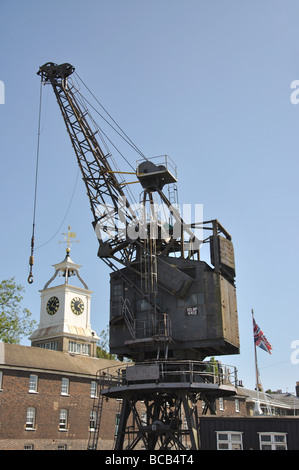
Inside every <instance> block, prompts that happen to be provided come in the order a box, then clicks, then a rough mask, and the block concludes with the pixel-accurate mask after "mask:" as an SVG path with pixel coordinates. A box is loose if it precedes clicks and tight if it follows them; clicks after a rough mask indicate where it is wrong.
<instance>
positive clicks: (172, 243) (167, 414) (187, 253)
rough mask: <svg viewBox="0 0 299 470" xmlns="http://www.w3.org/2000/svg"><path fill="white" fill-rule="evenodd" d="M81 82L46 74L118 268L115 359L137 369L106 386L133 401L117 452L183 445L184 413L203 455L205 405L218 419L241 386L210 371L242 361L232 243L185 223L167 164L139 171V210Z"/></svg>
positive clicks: (59, 71) (108, 259)
mask: <svg viewBox="0 0 299 470" xmlns="http://www.w3.org/2000/svg"><path fill="white" fill-rule="evenodd" d="M73 73H74V67H73V66H71V65H70V64H62V65H57V64H54V63H52V62H49V63H46V64H45V65H43V66H41V67H40V69H39V72H38V74H39V75H40V76H41V79H42V82H43V83H49V84H51V85H52V87H53V90H54V93H55V96H56V99H57V102H58V104H59V108H60V110H61V113H62V116H63V119H64V122H65V125H66V128H67V131H68V134H69V136H70V139H71V143H72V146H73V148H74V151H75V154H76V157H77V162H78V164H79V167H80V169H81V173H82V178H83V181H84V183H85V186H86V190H87V194H88V198H89V201H90V207H91V211H92V214H93V222H92V223H93V227H94V229H95V232H96V235H97V238H98V240H99V250H98V256H99V257H100V258H101V259H102V260H103V261H104V262H105V263H106V264H107V265H108V266H109V267H110V269H111V279H110V285H111V302H110V350H111V353H113V354H117V355H118V356H119V357H120V358H122V357H127V358H130V359H132V360H133V361H134V362H135V365H134V366H131V367H130V368H125V369H124V370H123V371H122V373H121V374H120V375H121V377H122V379H121V381H119V380H118V381H116V382H115V381H114V382H113V381H112V382H111V381H110V380H107V375H105V376H104V377H100V381H101V397H102V396H107V397H109V396H115V397H117V398H122V399H123V408H122V412H121V423H120V426H119V435H118V436H117V439H116V448H117V449H122V448H124V446H125V445H126V446H128V447H129V448H131V447H132V446H133V447H135V446H136V444H137V442H139V441H140V440H142V442H143V444H144V446H145V447H146V448H147V449H155V448H157V446H158V448H159V446H160V447H161V448H169V446H176V445H178V446H180V445H181V444H180V443H182V435H183V431H182V428H181V422H180V421H181V420H180V418H179V413H180V410H181V408H182V407H183V408H184V412H185V415H186V419H187V434H188V435H189V440H190V443H191V444H190V445H191V447H192V448H196V449H197V448H199V445H200V444H199V439H198V437H196V435H197V434H198V433H197V426H198V425H197V417H196V411H195V410H196V406H195V405H196V399H197V398H196V397H198V396H199V395H201V396H203V397H204V398H205V401H206V403H207V406H208V407H209V408H210V409H211V410H213V400H214V398H215V396H217V395H218V396H219V394H222V393H223V394H227V393H229V394H231V393H235V384H234V382H232V381H230V380H227V379H224V376H223V375H222V373H221V374H220V375H219V378H217V379H216V376H215V374H212V379H211V373H210V375H209V374H207V369H206V367H207V365H204V364H203V363H202V361H203V359H204V358H206V357H208V356H211V355H224V354H225V355H227V354H236V353H238V352H239V334H238V315H237V304H236V289H235V262H234V251H233V244H232V241H231V236H230V234H229V233H228V232H227V231H226V230H225V229H224V227H223V226H222V225H221V224H220V223H219V222H218V221H217V220H211V221H208V222H203V221H199V222H194V223H190V222H189V223H186V222H185V221H184V220H183V217H182V216H181V213H180V211H179V209H178V208H177V207H175V206H174V205H173V204H172V201H171V198H170V197H169V196H168V197H167V196H166V194H165V193H164V192H163V188H164V186H169V185H170V186H171V185H175V184H176V182H177V174H176V167H175V165H174V164H173V162H172V161H171V159H170V158H169V157H167V156H163V158H162V157H159V158H158V159H157V158H156V159H149V158H146V157H144V156H143V158H142V159H141V160H139V161H138V162H137V167H136V169H135V172H134V173H135V175H136V176H137V180H138V182H139V183H140V186H141V192H140V206H139V208H138V210H136V208H135V207H134V206H133V205H132V203H131V202H130V200H129V198H128V197H127V193H126V192H125V186H126V182H125V181H123V180H122V181H119V179H118V174H122V173H123V172H122V171H120V170H119V168H118V166H117V164H116V162H115V161H114V159H113V157H112V154H111V153H110V151H109V150H107V151H103V148H102V147H101V146H100V144H99V142H98V140H97V133H98V132H99V130H98V129H97V128H95V126H94V121H93V118H92V117H91V116H90V114H89V111H88V108H87V106H86V102H85V101H84V100H83V99H82V95H81V93H79V91H78V89H77V87H76V86H75V85H74V83H73V82H72V81H71V79H70V78H71V75H72V74H73ZM99 135H100V137H101V139H102V138H103V135H102V134H101V133H99ZM130 142H131V141H130ZM161 205H162V206H163V210H162V211H161V210H160V209H159V208H161ZM140 208H141V209H140ZM163 211H164V212H163ZM165 213H166V216H165ZM163 217H164V218H163ZM199 227H200V228H201V229H202V231H203V233H205V234H206V235H205V236H203V237H202V239H200V238H198V237H197V236H196V235H195V230H196V229H198V228H199ZM203 243H208V244H209V245H210V261H209V262H207V261H203V260H201V259H200V248H201V245H202V244H203ZM205 364H206V363H205ZM174 371H175V373H174ZM194 371H196V373H195V372H194ZM108 375H109V374H108ZM174 376H175V380H174ZM170 377H171V380H170ZM209 377H210V378H209ZM211 383H212V384H213V387H212V386H211ZM153 384H154V386H152V385H153ZM138 400H145V402H146V403H147V405H146V406H147V416H148V418H147V424H146V425H145V424H142V423H141V420H140V418H139V417H138V414H137V412H136V410H137V407H136V403H137V401H138ZM99 411H100V410H99ZM130 414H132V415H133V417H134V422H135V423H136V425H137V428H138V432H137V435H136V436H135V434H136V432H135V431H136V430H134V432H133V435H134V436H135V437H134V439H133V444H132V443H129V441H130V440H129V439H128V438H127V437H128V431H127V430H126V426H127V422H128V417H129V415H130ZM179 423H180V424H179ZM170 430H171V432H170ZM185 431H186V430H185ZM185 431H184V433H185V434H186V432H185ZM125 436H126V438H125ZM162 436H163V438H162ZM125 442H126V444H124V443H125ZM91 447H93V448H96V442H93V444H92V446H91Z"/></svg>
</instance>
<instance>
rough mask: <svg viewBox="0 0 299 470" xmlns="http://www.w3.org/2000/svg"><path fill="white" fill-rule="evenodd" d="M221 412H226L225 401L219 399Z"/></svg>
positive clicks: (221, 398)
mask: <svg viewBox="0 0 299 470" xmlns="http://www.w3.org/2000/svg"><path fill="white" fill-rule="evenodd" d="M219 411H224V399H223V397H219Z"/></svg>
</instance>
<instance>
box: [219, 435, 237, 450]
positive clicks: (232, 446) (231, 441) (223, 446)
mask: <svg viewBox="0 0 299 470" xmlns="http://www.w3.org/2000/svg"><path fill="white" fill-rule="evenodd" d="M216 435H217V450H243V432H242V431H216ZM224 436H226V438H224ZM237 436H239V438H237ZM237 446H238V447H239V448H238V449H237V448H236V447H237Z"/></svg>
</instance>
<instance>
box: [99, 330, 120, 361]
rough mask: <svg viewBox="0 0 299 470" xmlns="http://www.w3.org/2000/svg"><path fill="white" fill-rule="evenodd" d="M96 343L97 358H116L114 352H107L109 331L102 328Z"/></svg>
mask: <svg viewBox="0 0 299 470" xmlns="http://www.w3.org/2000/svg"><path fill="white" fill-rule="evenodd" d="M99 338H100V339H99V341H98V344H97V357H98V358H99V359H116V356H115V355H114V354H110V353H109V331H108V328H107V329H106V330H102V331H101V333H100V335H99Z"/></svg>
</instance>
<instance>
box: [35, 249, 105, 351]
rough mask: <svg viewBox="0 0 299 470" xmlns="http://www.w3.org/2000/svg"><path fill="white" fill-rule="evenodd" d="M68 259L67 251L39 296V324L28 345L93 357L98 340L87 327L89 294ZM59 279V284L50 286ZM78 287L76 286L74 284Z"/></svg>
mask: <svg viewBox="0 0 299 470" xmlns="http://www.w3.org/2000/svg"><path fill="white" fill-rule="evenodd" d="M80 268H81V266H80V265H79V264H76V263H74V262H73V261H72V260H71V258H70V248H69V246H68V248H67V250H66V257H65V258H64V260H63V261H62V262H61V263H57V264H55V265H54V269H55V273H54V275H53V276H52V277H51V279H50V280H49V281H48V282H47V283H46V285H45V286H44V288H43V289H42V290H41V291H40V293H41V310H40V323H39V325H38V329H37V330H35V331H34V332H33V334H32V335H31V336H30V338H29V339H30V340H31V346H36V347H40V348H46V349H54V350H57V351H63V352H66V353H69V354H74V355H84V356H92V357H95V356H96V343H97V341H98V339H99V337H98V336H97V335H96V333H95V332H94V331H93V330H92V329H91V326H90V298H91V293H92V291H90V290H89V289H88V286H87V285H86V284H85V282H84V281H83V279H82V278H81V276H80V274H79V269H80ZM59 277H61V278H62V280H63V282H61V283H58V285H52V284H54V282H55V280H56V279H57V278H59ZM75 284H79V286H77V285H75Z"/></svg>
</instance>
